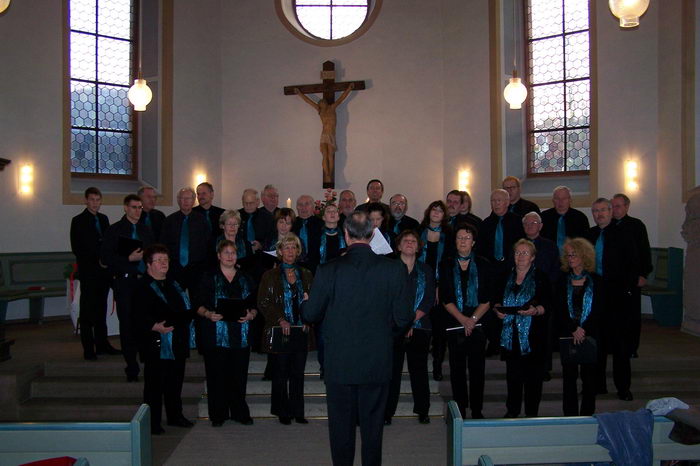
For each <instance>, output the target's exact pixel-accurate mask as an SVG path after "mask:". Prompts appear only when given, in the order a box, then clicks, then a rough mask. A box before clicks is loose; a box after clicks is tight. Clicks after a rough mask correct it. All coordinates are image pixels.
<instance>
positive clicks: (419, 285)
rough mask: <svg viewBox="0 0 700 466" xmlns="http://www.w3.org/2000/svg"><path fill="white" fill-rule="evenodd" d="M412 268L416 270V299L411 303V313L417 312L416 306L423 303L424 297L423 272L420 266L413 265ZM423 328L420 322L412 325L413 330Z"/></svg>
mask: <svg viewBox="0 0 700 466" xmlns="http://www.w3.org/2000/svg"><path fill="white" fill-rule="evenodd" d="M413 267H415V269H416V273H417V275H418V277H417V280H416V299H415V300H414V301H413V312H416V311H418V306H420V303H421V301H423V297H424V296H425V270H423V267H422V264H418V263H416V264H413ZM421 327H423V324H421V322H420V320H416V321H415V322H414V323H413V328H421Z"/></svg>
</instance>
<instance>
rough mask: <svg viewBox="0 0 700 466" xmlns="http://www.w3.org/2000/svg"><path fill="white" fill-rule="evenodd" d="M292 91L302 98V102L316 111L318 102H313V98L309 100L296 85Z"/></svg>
mask: <svg viewBox="0 0 700 466" xmlns="http://www.w3.org/2000/svg"><path fill="white" fill-rule="evenodd" d="M294 93H295V94H296V95H298V96H299V97H301V98H302V99H303V100H304V102H306V103H307V104H309V105H311V106H312V107H313V108H314V109H315V110H316V111H318V104H317V103H316V102H314V101H313V100H311V99H310V98H309V97H308V96H307V95H306V94H304V93H303V92H301V91H300V90H299V88H298V87H295V88H294Z"/></svg>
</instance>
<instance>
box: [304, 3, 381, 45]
mask: <svg viewBox="0 0 700 466" xmlns="http://www.w3.org/2000/svg"><path fill="white" fill-rule="evenodd" d="M297 1H298V0H292V10H293V12H294V18H295V19H296V21H297V23H298V24H299V26H300V27H301V28H302V29H303V30H304V32H305V33H306V34H308V35H309V36H310V37H312V38H313V39H316V40H322V41H338V40H343V39H345V38H346V37H351V36H352V35H353V34H355V33H356V32H358V31H360V30H361V29H362V28H363V26H364V25H365V23H366V22H367V20H368V19H369V17H370V12H371V11H372V0H367V5H366V6H364V5H334V4H333V0H328V1H329V2H330V5H301V6H309V7H318V8H330V18H331V19H330V35H331V37H330V39H325V38H323V37H319V36H317V35H316V34H314V33H312V32H311V31H309V30H308V29H307V28H306V26H304V23H302V22H301V19H299V15H298V14H297ZM302 1H303V0H302ZM361 6H364V8H365V18H364V19H363V20H362V23H361V24H360V26H359V27H358V28H357V29H355V30H354V31H352V32H351V33H350V34H348V35H347V36H343V37H335V38H334V37H333V8H348V7H355V8H358V7H361Z"/></svg>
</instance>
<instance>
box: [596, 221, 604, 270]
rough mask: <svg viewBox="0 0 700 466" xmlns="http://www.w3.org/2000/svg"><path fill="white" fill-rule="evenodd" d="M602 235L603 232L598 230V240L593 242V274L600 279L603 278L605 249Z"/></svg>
mask: <svg viewBox="0 0 700 466" xmlns="http://www.w3.org/2000/svg"><path fill="white" fill-rule="evenodd" d="M603 233H605V231H604V230H600V235H598V239H597V240H596V242H595V272H596V273H597V274H598V275H600V276H601V277H602V276H603V249H605V247H604V245H603V241H604V240H603Z"/></svg>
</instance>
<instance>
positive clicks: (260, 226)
mask: <svg viewBox="0 0 700 466" xmlns="http://www.w3.org/2000/svg"><path fill="white" fill-rule="evenodd" d="M278 210H280V209H279V207H275V210H274V211H273V212H270V211H269V210H267V209H266V208H265V206H262V207H258V212H257V214H256V216H255V219H254V220H253V227H254V228H255V239H256V240H258V241H259V242H260V244H263V243H264V242H265V240H267V239H268V238H269V237H270V236H271V235H272V234H273V233H275V232H276V231H277V225H275V214H276V213H277V211H278Z"/></svg>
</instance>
